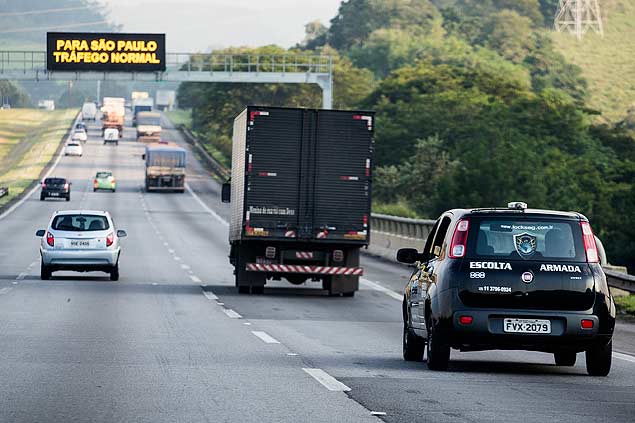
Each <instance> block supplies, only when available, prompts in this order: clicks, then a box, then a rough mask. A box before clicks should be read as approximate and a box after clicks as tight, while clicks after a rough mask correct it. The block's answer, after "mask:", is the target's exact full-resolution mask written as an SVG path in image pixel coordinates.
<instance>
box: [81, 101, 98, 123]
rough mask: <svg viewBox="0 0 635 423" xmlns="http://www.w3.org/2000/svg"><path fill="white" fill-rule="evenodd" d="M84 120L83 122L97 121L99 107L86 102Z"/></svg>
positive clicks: (83, 107)
mask: <svg viewBox="0 0 635 423" xmlns="http://www.w3.org/2000/svg"><path fill="white" fill-rule="evenodd" d="M82 119H83V120H96V119H97V105H96V104H95V103H92V102H86V103H84V105H83V106H82Z"/></svg>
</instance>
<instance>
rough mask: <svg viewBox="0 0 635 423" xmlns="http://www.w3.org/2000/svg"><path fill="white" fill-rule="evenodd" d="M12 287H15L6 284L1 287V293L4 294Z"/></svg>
mask: <svg viewBox="0 0 635 423" xmlns="http://www.w3.org/2000/svg"><path fill="white" fill-rule="evenodd" d="M12 289H13V288H12V287H10V286H5V287H4V288H1V289H0V295H4V294H6V293H7V292H9V291H11V290H12Z"/></svg>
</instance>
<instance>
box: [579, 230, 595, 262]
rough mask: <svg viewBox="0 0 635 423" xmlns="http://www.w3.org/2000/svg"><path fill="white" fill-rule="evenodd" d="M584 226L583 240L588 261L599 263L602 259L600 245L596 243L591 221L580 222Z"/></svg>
mask: <svg viewBox="0 0 635 423" xmlns="http://www.w3.org/2000/svg"><path fill="white" fill-rule="evenodd" d="M580 226H581V227H582V240H583V241H584V251H585V253H586V261H587V262H589V263H598V262H599V261H600V255H599V254H598V247H597V245H596V244H595V237H594V236H593V230H591V225H589V222H580Z"/></svg>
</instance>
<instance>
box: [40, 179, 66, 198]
mask: <svg viewBox="0 0 635 423" xmlns="http://www.w3.org/2000/svg"><path fill="white" fill-rule="evenodd" d="M71 185H72V183H71V182H69V181H68V180H67V179H66V178H57V177H50V178H46V179H44V180H43V181H42V183H41V184H40V201H44V200H45V199H47V198H49V197H51V198H65V199H66V201H71Z"/></svg>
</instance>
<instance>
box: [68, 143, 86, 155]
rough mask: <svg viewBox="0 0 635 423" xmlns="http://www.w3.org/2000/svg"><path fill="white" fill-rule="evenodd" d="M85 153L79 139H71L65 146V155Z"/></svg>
mask: <svg viewBox="0 0 635 423" xmlns="http://www.w3.org/2000/svg"><path fill="white" fill-rule="evenodd" d="M82 154H84V149H83V148H82V145H81V144H80V143H79V142H78V141H69V142H67V143H66V145H65V146H64V155H65V156H80V157H81V156H82Z"/></svg>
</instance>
